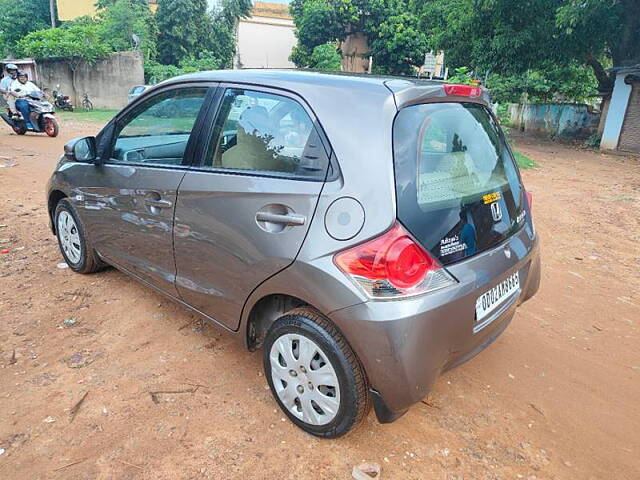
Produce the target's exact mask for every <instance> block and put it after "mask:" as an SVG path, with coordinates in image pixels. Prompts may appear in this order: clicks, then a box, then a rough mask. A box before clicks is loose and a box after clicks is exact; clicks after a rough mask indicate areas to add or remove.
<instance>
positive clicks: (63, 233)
mask: <svg viewBox="0 0 640 480" xmlns="http://www.w3.org/2000/svg"><path fill="white" fill-rule="evenodd" d="M58 238H59V239H60V245H61V246H62V250H63V251H64V254H65V256H66V257H67V259H68V260H69V261H70V262H71V263H74V264H75V263H78V262H79V261H80V258H81V254H82V251H81V247H80V232H79V231H78V226H77V225H76V222H75V220H74V219H73V217H72V216H71V214H70V213H69V212H65V211H62V212H60V215H58Z"/></svg>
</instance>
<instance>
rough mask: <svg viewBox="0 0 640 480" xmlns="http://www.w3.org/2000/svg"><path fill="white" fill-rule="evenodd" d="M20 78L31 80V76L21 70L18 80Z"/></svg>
mask: <svg viewBox="0 0 640 480" xmlns="http://www.w3.org/2000/svg"><path fill="white" fill-rule="evenodd" d="M20 77H27V79H28V78H29V74H28V73H27V72H25V71H24V70H19V71H18V78H20Z"/></svg>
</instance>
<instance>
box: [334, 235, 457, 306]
mask: <svg viewBox="0 0 640 480" xmlns="http://www.w3.org/2000/svg"><path fill="white" fill-rule="evenodd" d="M334 261H335V263H336V265H337V266H338V267H339V268H340V269H341V270H342V271H343V272H344V273H346V274H347V275H349V276H350V277H351V278H352V279H353V280H354V281H355V282H356V283H357V284H358V285H359V286H360V287H361V288H362V289H363V290H364V291H365V292H366V293H367V295H369V296H370V297H372V298H397V297H401V296H407V295H416V294H420V293H425V292H427V291H432V290H435V289H437V288H442V287H444V286H447V285H450V284H452V283H455V280H453V278H452V277H451V276H450V275H449V274H448V273H447V271H446V270H444V268H442V266H441V265H440V264H439V263H438V261H437V260H436V259H435V258H433V257H432V256H431V255H429V253H428V252H426V251H425V250H424V249H423V248H422V247H421V246H420V245H418V244H417V243H416V242H415V241H414V240H413V239H412V238H411V237H410V236H409V234H408V233H407V232H406V231H405V229H404V228H402V226H401V225H400V224H398V223H396V224H395V225H394V226H393V227H392V228H391V230H389V231H387V232H386V233H384V234H383V235H382V236H380V237H378V238H375V239H373V240H370V241H368V242H366V243H363V244H361V245H358V246H356V247H353V248H350V249H349V250H345V251H344V252H341V253H339V254H337V255H336V256H335V258H334Z"/></svg>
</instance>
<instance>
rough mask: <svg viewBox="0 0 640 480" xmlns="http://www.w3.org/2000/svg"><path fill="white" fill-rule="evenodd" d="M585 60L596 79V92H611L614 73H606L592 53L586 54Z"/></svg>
mask: <svg viewBox="0 0 640 480" xmlns="http://www.w3.org/2000/svg"><path fill="white" fill-rule="evenodd" d="M585 62H586V64H587V65H589V66H590V67H591V68H592V69H593V73H594V75H595V76H596V80H598V92H599V93H601V94H608V93H611V91H612V90H613V82H614V78H615V77H614V75H613V74H610V73H608V72H607V71H606V70H605V69H604V67H603V66H602V64H601V63H600V62H599V61H598V59H597V58H595V57H594V56H593V55H587V58H586V59H585Z"/></svg>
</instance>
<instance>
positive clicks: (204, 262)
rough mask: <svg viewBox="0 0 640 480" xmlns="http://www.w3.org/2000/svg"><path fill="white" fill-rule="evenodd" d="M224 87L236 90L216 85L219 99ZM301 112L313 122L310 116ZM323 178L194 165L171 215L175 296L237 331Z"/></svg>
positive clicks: (286, 255) (288, 248)
mask: <svg viewBox="0 0 640 480" xmlns="http://www.w3.org/2000/svg"><path fill="white" fill-rule="evenodd" d="M223 87H224V88H230V89H233V88H238V87H239V86H238V85H237V84H228V85H224V84H223V85H221V88H220V93H219V95H218V96H219V97H221V95H222V90H223ZM240 88H242V87H241V86H240ZM252 89H254V90H257V91H260V92H265V93H269V94H275V95H280V96H282V97H290V98H292V99H293V100H295V101H296V102H298V103H299V104H300V105H303V108H306V107H305V106H304V102H303V101H302V100H301V99H299V98H297V97H296V96H293V95H291V94H290V93H288V92H285V91H280V90H274V89H268V88H265V87H260V86H256V87H252ZM307 113H308V114H309V116H310V118H311V119H312V120H313V121H315V119H314V116H313V112H311V111H309V110H307ZM214 114H215V112H210V115H209V117H208V119H207V123H208V124H209V125H211V128H210V129H209V131H208V132H207V133H206V134H205V135H203V137H207V138H210V137H211V136H212V134H213V131H214V130H215V128H214V126H215V124H216V118H215V115H214ZM206 143H207V142H206V140H203V141H202V144H201V145H200V149H199V152H198V155H199V156H200V157H201V156H203V155H204V154H205V153H204V152H206V151H208V150H209V148H208V145H207V144H206ZM325 143H326V142H325ZM313 148H314V149H315V150H314V154H315V155H317V156H326V157H327V158H328V153H327V145H324V144H323V142H322V141H320V142H318V144H317V145H314V146H313ZM325 176H326V172H323V173H322V174H321V178H320V179H318V180H316V181H312V180H301V179H295V178H286V177H282V176H280V177H278V176H277V175H275V176H274V175H268V172H255V171H251V170H247V171H246V172H245V171H228V170H225V169H224V168H222V167H217V168H208V169H207V168H204V167H198V165H194V168H193V169H192V171H190V172H188V173H187V175H186V176H185V178H184V180H183V182H182V184H181V185H180V189H179V195H178V197H179V198H178V204H177V207H176V216H175V236H174V245H175V259H176V267H177V277H176V287H177V290H178V292H179V294H180V296H181V298H182V299H183V300H184V301H185V302H187V303H189V304H190V305H192V306H193V307H194V308H195V309H197V310H198V311H200V312H202V313H204V314H205V315H207V316H209V317H211V318H213V319H214V320H216V321H217V322H219V323H222V324H223V325H224V326H226V327H227V328H230V329H233V330H237V328H238V326H239V324H240V317H241V313H242V308H243V306H244V304H245V301H246V299H247V298H248V297H249V296H250V294H251V292H252V291H253V290H254V289H256V287H258V286H259V285H260V284H261V283H262V282H264V281H265V280H266V279H268V278H269V277H271V276H272V275H274V274H276V273H278V272H279V271H281V270H283V269H285V268H286V267H287V266H289V265H290V264H291V263H292V262H293V260H294V259H295V258H296V256H297V255H298V252H299V251H300V248H301V246H302V245H303V242H304V240H305V237H306V236H307V232H308V231H309V226H310V225H311V224H312V223H313V218H314V213H315V210H316V205H317V203H318V197H319V195H320V192H321V191H322V188H323V184H324V182H323V181H322V178H324V177H325ZM269 215H275V216H276V217H277V216H285V217H291V218H293V219H295V220H296V221H297V223H291V224H286V223H278V221H277V219H276V220H275V221H273V222H272V221H265V220H264V218H265V216H266V217H267V218H268V217H269Z"/></svg>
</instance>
